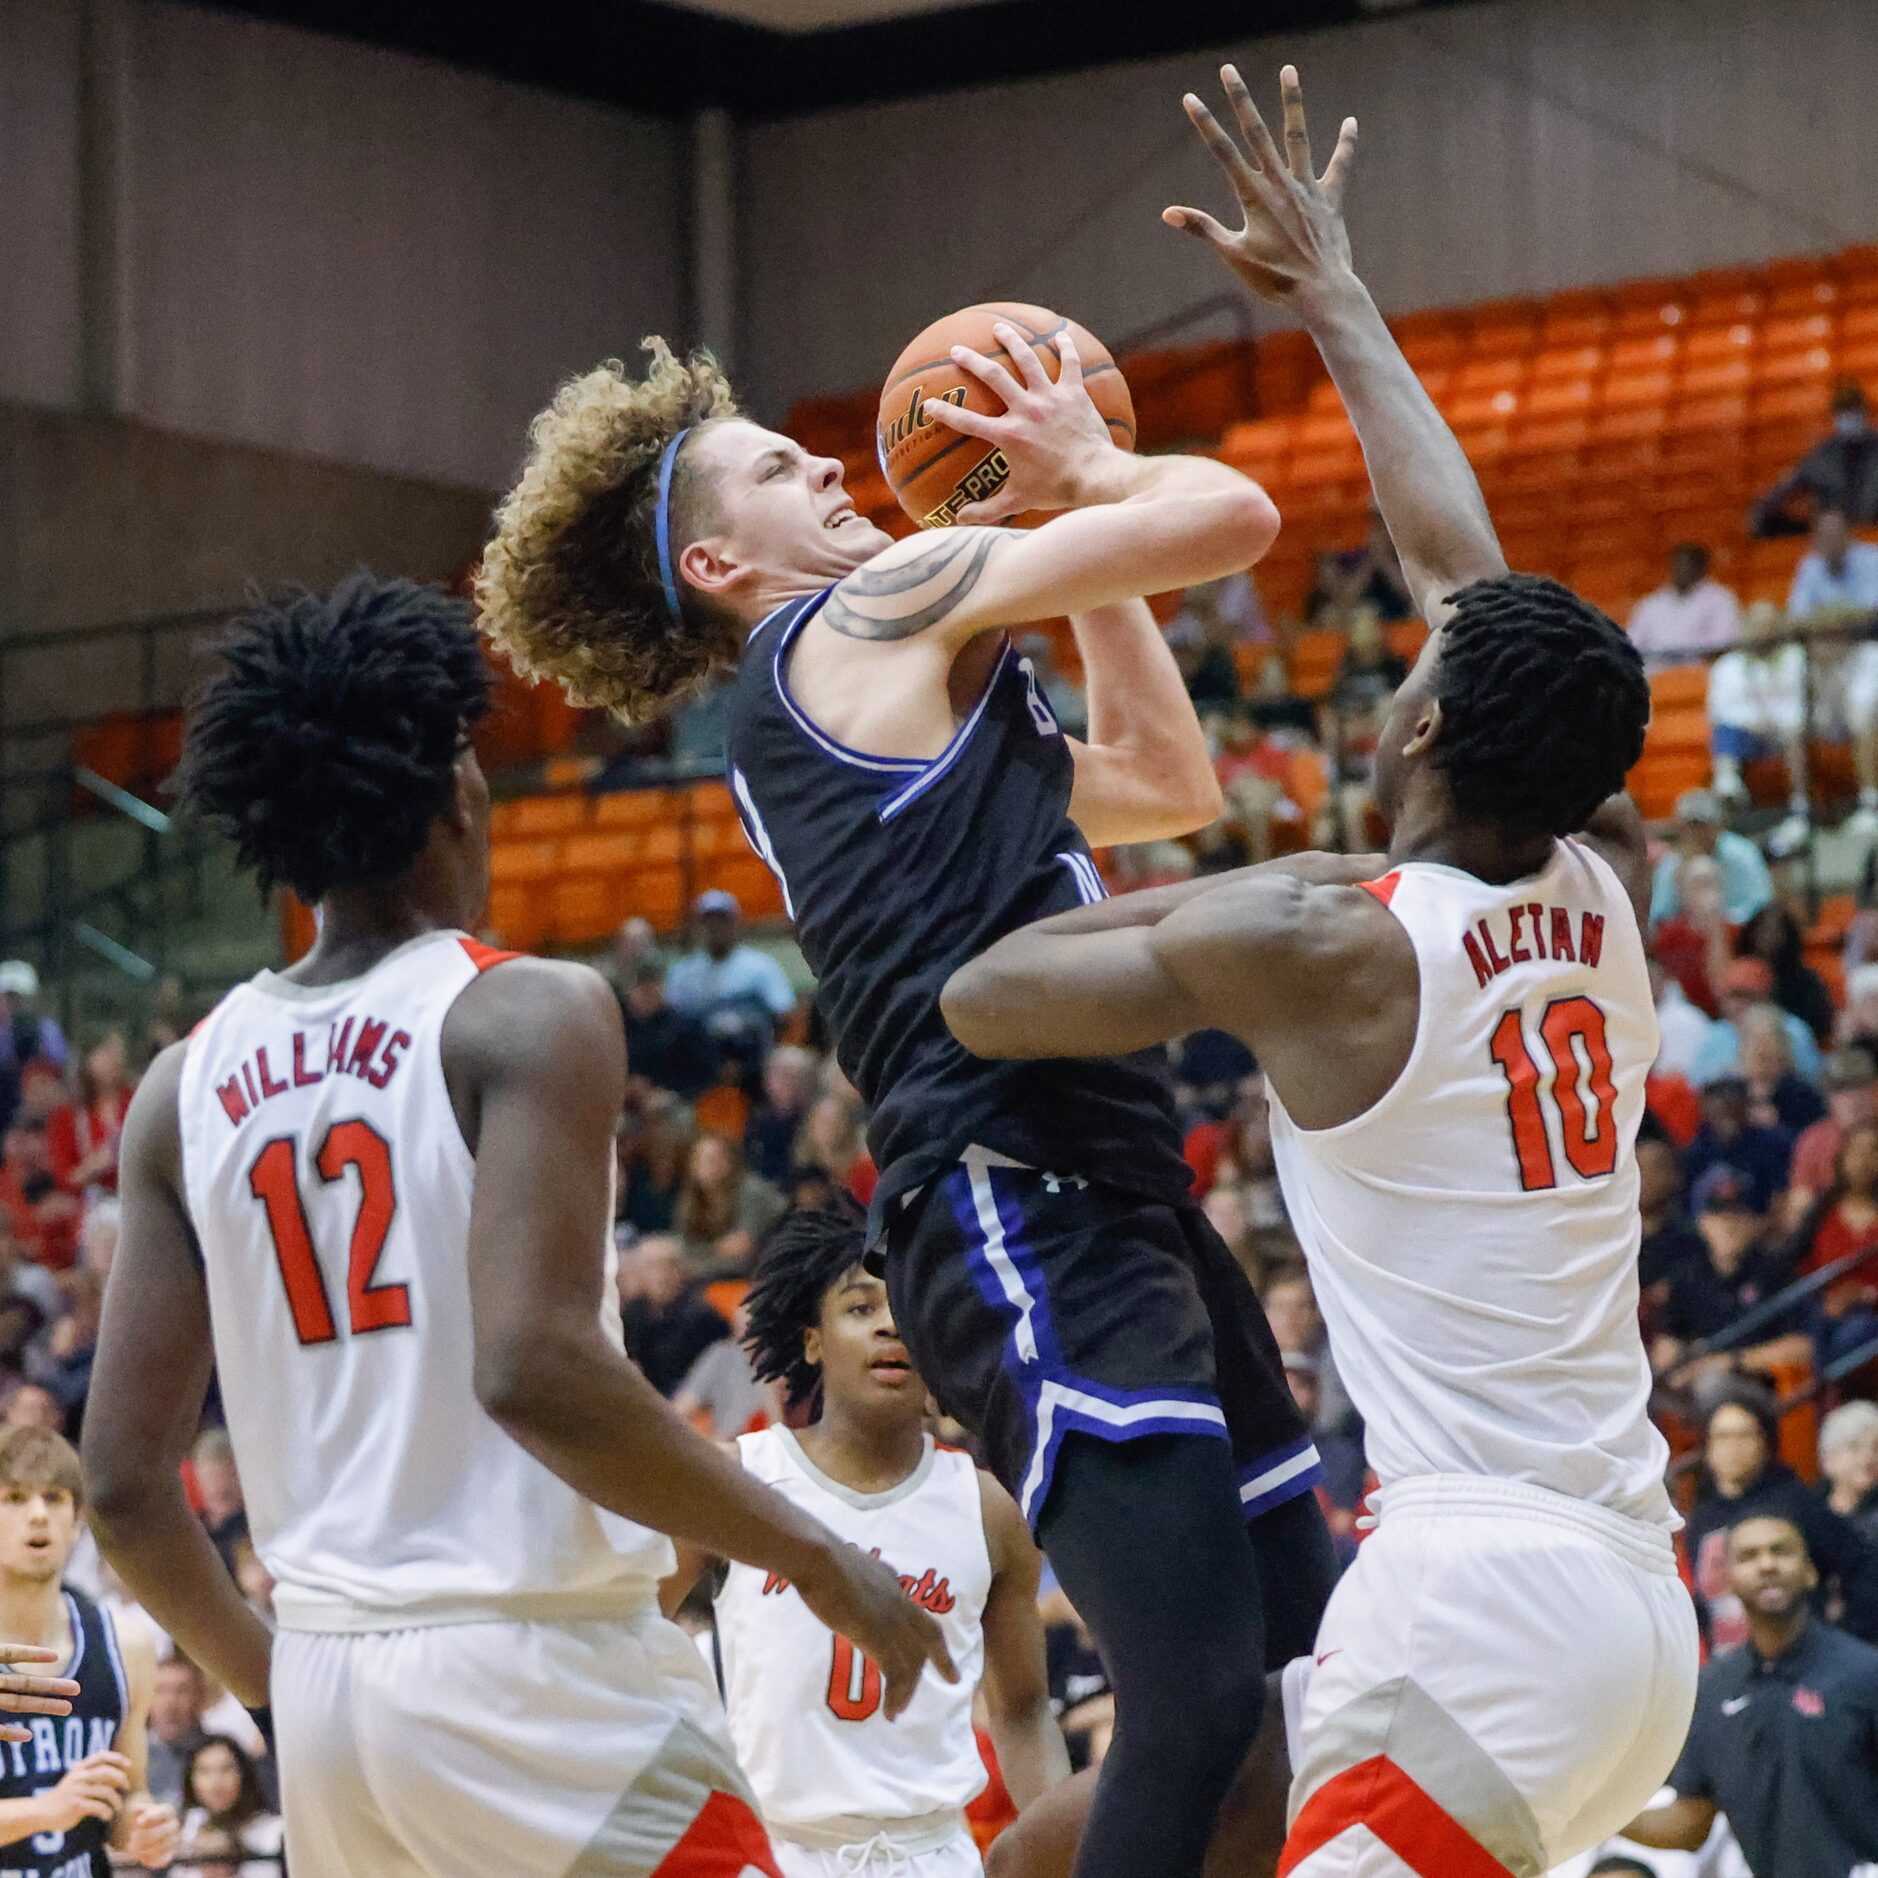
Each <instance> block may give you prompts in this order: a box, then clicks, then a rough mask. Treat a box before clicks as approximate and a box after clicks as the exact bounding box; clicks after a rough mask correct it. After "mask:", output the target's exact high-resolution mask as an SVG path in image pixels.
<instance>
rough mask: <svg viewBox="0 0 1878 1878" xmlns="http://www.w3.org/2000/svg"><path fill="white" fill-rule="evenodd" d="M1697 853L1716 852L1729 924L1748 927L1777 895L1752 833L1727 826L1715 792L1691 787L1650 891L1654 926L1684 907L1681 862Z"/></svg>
mask: <svg viewBox="0 0 1878 1878" xmlns="http://www.w3.org/2000/svg"><path fill="white" fill-rule="evenodd" d="M1694 854H1706V855H1712V856H1713V857H1714V859H1715V861H1716V863H1717V864H1718V865H1719V866H1720V868H1721V879H1722V911H1723V913H1724V915H1725V916H1726V918H1727V921H1728V924H1729V925H1731V926H1745V925H1746V924H1747V923H1748V921H1749V920H1751V919H1752V918H1753V917H1754V915H1755V914H1756V913H1758V912H1759V911H1760V910H1761V908H1762V907H1764V906H1765V905H1766V904H1767V903H1768V901H1769V900H1771V899H1772V898H1773V897H1774V880H1773V876H1772V875H1771V874H1770V873H1769V872H1768V871H1767V862H1766V860H1765V859H1764V858H1763V856H1762V854H1761V851H1760V849H1759V848H1757V847H1756V846H1755V845H1754V843H1753V842H1751V841H1750V840H1749V839H1748V838H1747V836H1746V835H1738V834H1736V833H1735V832H1734V830H1733V829H1731V828H1727V827H1724V826H1723V816H1722V806H1721V803H1720V801H1719V800H1718V799H1717V798H1716V796H1715V794H1714V792H1713V791H1712V790H1708V789H1690V790H1688V791H1686V792H1685V793H1684V794H1683V795H1681V796H1679V797H1678V798H1677V800H1676V830H1675V836H1674V841H1673V846H1672V847H1671V850H1670V852H1669V853H1668V854H1666V855H1664V857H1663V858H1662V860H1660V861H1659V862H1657V864H1656V875H1655V878H1654V881H1653V884H1652V887H1651V892H1650V924H1651V925H1652V926H1654V925H1656V924H1657V923H1658V922H1660V921H1662V920H1666V919H1669V918H1670V917H1672V916H1673V915H1674V914H1675V913H1676V912H1678V911H1679V910H1680V908H1681V906H1682V891H1681V864H1682V862H1683V861H1684V860H1685V859H1687V858H1688V857H1689V856H1690V855H1694ZM1691 995H1692V996H1693V995H1694V994H1693V993H1692V994H1691ZM1697 1002H1700V1000H1699V999H1698V1000H1697Z"/></svg>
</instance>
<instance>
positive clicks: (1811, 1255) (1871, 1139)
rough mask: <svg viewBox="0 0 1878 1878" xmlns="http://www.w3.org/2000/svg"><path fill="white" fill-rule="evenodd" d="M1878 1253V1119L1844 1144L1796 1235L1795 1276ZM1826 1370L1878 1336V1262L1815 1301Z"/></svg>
mask: <svg viewBox="0 0 1878 1878" xmlns="http://www.w3.org/2000/svg"><path fill="white" fill-rule="evenodd" d="M1874 1248H1878V1118H1874V1119H1870V1120H1866V1121H1861V1122H1854V1123H1853V1124H1852V1126H1851V1127H1850V1128H1848V1129H1847V1130H1846V1131H1845V1140H1844V1141H1843V1142H1842V1143H1841V1144H1840V1148H1839V1157H1838V1164H1837V1167H1836V1169H1835V1177H1834V1179H1833V1183H1832V1185H1831V1186H1830V1187H1828V1188H1827V1189H1826V1191H1825V1192H1824V1193H1823V1194H1821V1195H1820V1197H1819V1198H1818V1199H1817V1200H1815V1201H1814V1202H1813V1204H1812V1205H1811V1206H1810V1207H1809V1208H1808V1209H1807V1211H1806V1215H1805V1217H1804V1218H1803V1219H1802V1220H1801V1221H1800V1225H1799V1228H1798V1230H1797V1231H1796V1232H1795V1234H1794V1250H1795V1251H1796V1252H1797V1254H1798V1257H1797V1259H1796V1260H1795V1261H1794V1271H1795V1273H1796V1275H1804V1274H1810V1273H1812V1272H1818V1271H1824V1270H1825V1269H1826V1267H1827V1266H1829V1265H1836V1264H1837V1263H1838V1262H1839V1261H1840V1260H1841V1259H1845V1258H1851V1257H1852V1256H1853V1255H1854V1254H1857V1253H1861V1252H1870V1251H1872V1250H1873V1249H1874ZM1815 1309H1816V1310H1817V1311H1818V1313H1819V1317H1820V1324H1819V1330H1818V1346H1819V1362H1820V1364H1821V1365H1822V1366H1823V1365H1825V1364H1827V1363H1831V1362H1833V1361H1835V1360H1836V1359H1837V1358H1839V1357H1841V1356H1844V1355H1846V1354H1848V1353H1849V1352H1850V1351H1853V1350H1855V1349H1858V1348H1860V1347H1862V1346H1863V1345H1865V1344H1867V1343H1870V1342H1871V1341H1872V1339H1873V1337H1874V1335H1878V1260H1874V1261H1873V1262H1872V1264H1871V1265H1869V1266H1861V1267H1859V1268H1858V1269H1856V1270H1853V1271H1849V1272H1847V1273H1846V1274H1845V1276H1844V1277H1843V1278H1840V1279H1838V1280H1837V1281H1836V1282H1834V1283H1833V1284H1831V1285H1830V1286H1828V1287H1827V1289H1826V1292H1825V1294H1824V1295H1823V1296H1822V1297H1820V1298H1818V1299H1816V1300H1815Z"/></svg>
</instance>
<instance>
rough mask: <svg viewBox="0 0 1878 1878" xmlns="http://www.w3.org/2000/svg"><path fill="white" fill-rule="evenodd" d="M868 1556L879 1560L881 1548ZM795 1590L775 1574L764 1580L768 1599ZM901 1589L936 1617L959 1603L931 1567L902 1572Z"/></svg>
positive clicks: (872, 1550)
mask: <svg viewBox="0 0 1878 1878" xmlns="http://www.w3.org/2000/svg"><path fill="white" fill-rule="evenodd" d="M867 1555H868V1557H869V1558H879V1557H880V1547H879V1546H871V1547H870V1548H869V1549H868V1554H867ZM794 1588H795V1587H794V1586H793V1585H791V1584H790V1582H789V1580H788V1579H787V1578H779V1577H778V1576H777V1575H776V1573H774V1572H771V1573H769V1574H768V1575H767V1576H766V1577H765V1578H764V1580H763V1595H764V1596H765V1597H766V1598H774V1597H780V1596H781V1595H782V1594H783V1593H784V1592H785V1591H792V1590H794ZM900 1589H901V1590H902V1591H904V1592H905V1593H906V1595H907V1596H908V1598H910V1599H911V1600H912V1601H913V1603H915V1604H917V1605H918V1606H919V1607H920V1609H921V1610H922V1611H931V1612H932V1613H933V1615H934V1616H935V1617H943V1616H944V1615H945V1614H946V1612H947V1611H949V1610H951V1609H952V1607H953V1605H954V1604H955V1603H956V1602H957V1600H956V1599H955V1598H954V1597H953V1595H952V1584H951V1580H950V1579H946V1578H941V1577H940V1576H939V1575H938V1574H937V1573H936V1572H935V1571H934V1570H933V1568H932V1567H931V1566H930V1565H928V1566H927V1567H926V1569H925V1570H924V1571H923V1572H921V1573H919V1574H918V1575H917V1576H915V1575H914V1574H913V1573H912V1572H902V1573H901V1574H900Z"/></svg>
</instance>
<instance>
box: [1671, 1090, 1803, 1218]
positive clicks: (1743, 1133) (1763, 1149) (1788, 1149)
mask: <svg viewBox="0 0 1878 1878" xmlns="http://www.w3.org/2000/svg"><path fill="white" fill-rule="evenodd" d="M1792 1164H1793V1137H1792V1136H1791V1135H1790V1134H1788V1133H1787V1131H1786V1130H1785V1129H1784V1128H1770V1127H1767V1126H1765V1125H1764V1124H1762V1123H1760V1122H1757V1121H1755V1120H1754V1118H1753V1114H1752V1111H1751V1108H1750V1105H1749V1100H1748V1086H1747V1084H1746V1082H1744V1081H1743V1080H1742V1079H1741V1078H1740V1077H1739V1076H1718V1077H1717V1078H1716V1079H1715V1080H1714V1081H1713V1082H1712V1083H1709V1084H1708V1085H1707V1086H1706V1087H1705V1088H1704V1089H1703V1091H1702V1126H1701V1127H1700V1128H1698V1129H1697V1130H1696V1132H1695V1139H1694V1140H1693V1141H1691V1142H1690V1143H1689V1146H1688V1148H1687V1149H1686V1150H1685V1152H1684V1154H1683V1171H1684V1173H1685V1174H1687V1176H1688V1178H1689V1183H1690V1187H1691V1189H1692V1190H1693V1188H1694V1187H1695V1186H1696V1185H1698V1184H1699V1183H1700V1181H1701V1179H1702V1176H1703V1175H1704V1174H1706V1173H1707V1172H1708V1171H1709V1170H1710V1169H1711V1168H1714V1167H1728V1168H1732V1169H1733V1170H1734V1171H1735V1172H1736V1173H1738V1174H1740V1175H1742V1176H1743V1177H1744V1178H1745V1179H1746V1181H1747V1184H1748V1192H1749V1194H1750V1196H1751V1197H1752V1199H1753V1202H1754V1210H1755V1211H1756V1212H1758V1213H1763V1214H1765V1213H1770V1212H1772V1211H1773V1206H1774V1202H1775V1201H1776V1200H1777V1199H1778V1198H1779V1197H1780V1195H1781V1194H1782V1193H1784V1192H1785V1191H1786V1187H1787V1173H1788V1170H1789V1168H1790V1167H1791V1166H1792Z"/></svg>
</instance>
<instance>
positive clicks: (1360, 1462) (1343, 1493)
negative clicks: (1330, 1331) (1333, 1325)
mask: <svg viewBox="0 0 1878 1878" xmlns="http://www.w3.org/2000/svg"><path fill="white" fill-rule="evenodd" d="M1283 1361H1284V1366H1285V1384H1286V1386H1287V1387H1288V1388H1289V1389H1290V1391H1291V1399H1292V1401H1293V1402H1295V1403H1296V1404H1297V1409H1298V1413H1299V1414H1300V1415H1302V1416H1303V1417H1304V1425H1305V1427H1307V1428H1316V1427H1317V1425H1318V1423H1319V1421H1320V1420H1321V1419H1322V1418H1323V1384H1322V1381H1321V1378H1320V1375H1319V1370H1318V1362H1317V1359H1316V1358H1315V1357H1314V1356H1306V1355H1304V1353H1303V1352H1302V1351H1300V1350H1287V1351H1285V1353H1284V1358H1283ZM1313 1439H1314V1440H1315V1442H1316V1445H1317V1454H1318V1459H1319V1460H1321V1461H1322V1462H1323V1464H1324V1477H1323V1479H1322V1480H1321V1481H1320V1482H1319V1483H1318V1485H1317V1488H1316V1493H1317V1504H1318V1507H1319V1508H1320V1510H1321V1511H1322V1513H1323V1515H1324V1519H1325V1522H1326V1523H1327V1524H1328V1525H1329V1527H1330V1537H1331V1542H1332V1543H1333V1544H1334V1545H1335V1546H1336V1548H1337V1566H1338V1569H1339V1570H1347V1569H1348V1568H1349V1566H1350V1564H1351V1563H1352V1561H1354V1559H1355V1558H1356V1514H1357V1509H1358V1508H1359V1507H1360V1506H1361V1505H1362V1504H1363V1496H1364V1494H1365V1492H1366V1491H1367V1490H1368V1486H1369V1467H1368V1463H1367V1462H1366V1461H1365V1460H1364V1458H1363V1438H1362V1436H1361V1435H1353V1434H1342V1433H1336V1432H1329V1433H1323V1434H1318V1435H1316V1436H1314V1437H1313Z"/></svg>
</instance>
